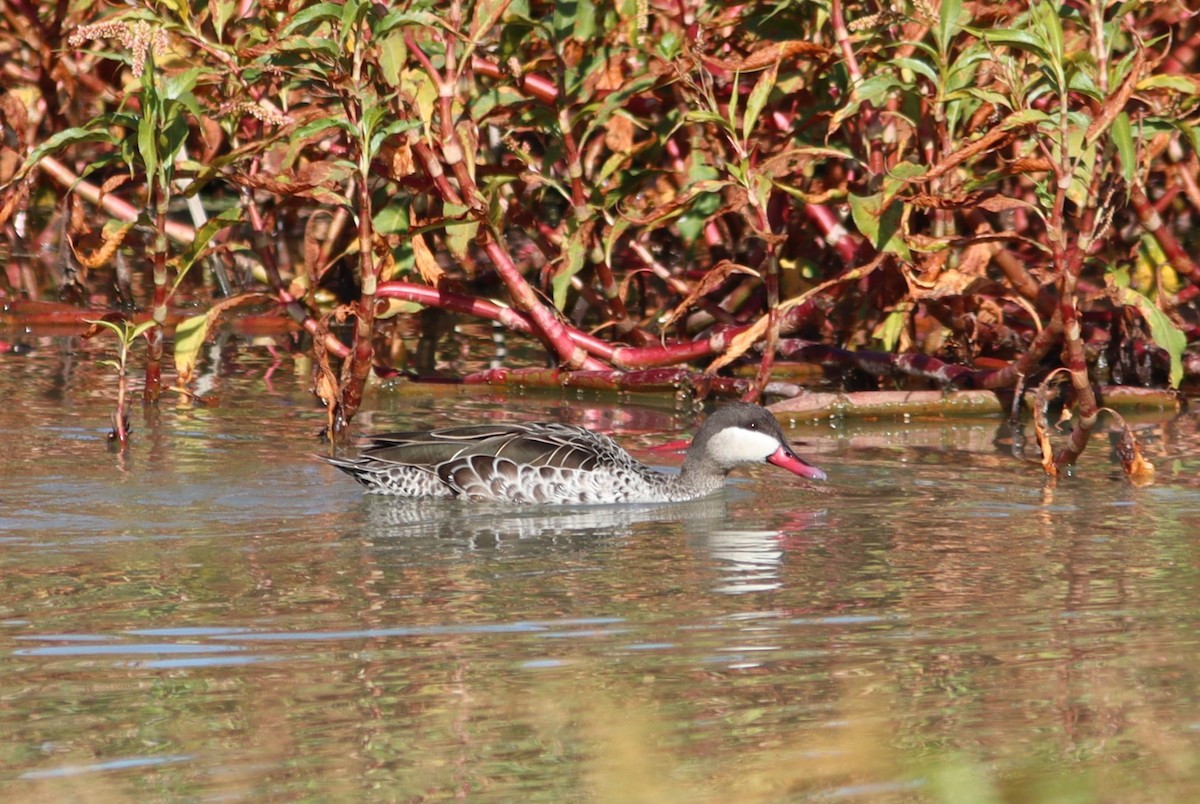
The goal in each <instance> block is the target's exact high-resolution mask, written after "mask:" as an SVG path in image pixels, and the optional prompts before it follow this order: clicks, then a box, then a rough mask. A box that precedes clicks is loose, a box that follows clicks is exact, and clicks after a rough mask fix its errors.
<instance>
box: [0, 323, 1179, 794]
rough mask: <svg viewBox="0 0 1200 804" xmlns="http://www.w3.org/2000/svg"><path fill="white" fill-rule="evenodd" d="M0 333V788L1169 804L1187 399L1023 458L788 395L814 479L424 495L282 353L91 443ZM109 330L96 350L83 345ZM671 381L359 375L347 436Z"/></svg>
mask: <svg viewBox="0 0 1200 804" xmlns="http://www.w3.org/2000/svg"><path fill="white" fill-rule="evenodd" d="M29 343H31V344H32V345H33V346H34V349H33V351H32V352H29V353H22V354H15V353H11V352H10V353H6V354H2V355H0V393H2V394H3V396H4V399H5V404H4V405H3V407H2V408H0V437H2V438H3V439H4V442H5V444H6V448H5V453H4V454H5V459H4V462H3V464H2V465H0V466H2V468H0V476H2V478H3V483H2V484H0V498H2V500H3V506H2V508H0V560H2V562H3V565H2V569H0V572H2V573H3V584H2V585H0V590H2V591H0V629H2V631H0V691H2V693H0V694H2V701H3V703H2V704H0V724H2V728H3V734H4V735H5V739H4V741H3V747H2V748H0V782H2V786H3V789H4V790H5V791H6V793H7V794H8V797H9V798H10V799H13V800H17V799H19V800H85V799H86V800H88V801H106V800H128V799H131V798H139V799H141V798H155V799H163V798H169V799H202V800H210V799H220V800H233V801H242V800H247V801H249V800H254V801H257V800H262V799H264V798H268V799H275V800H278V799H293V798H301V799H317V800H341V799H370V800H418V799H419V800H426V799H435V800H436V799H444V798H467V799H471V800H496V801H506V800H507V801H511V800H535V801H536V800H540V801H561V800H578V799H588V800H603V801H638V800H641V801H675V800H678V801H689V802H690V801H730V800H739V801H779V800H797V799H801V800H805V799H815V800H825V799H834V800H871V801H890V800H896V801H901V800H902V801H910V800H921V801H954V802H961V801H994V800H1029V801H1047V800H1073V801H1077V800H1089V801H1092V800H1099V801H1137V800H1142V801H1161V800H1187V799H1194V798H1195V797H1196V796H1197V795H1200V662H1197V660H1196V657H1197V655H1198V653H1200V548H1198V544H1200V538H1198V535H1200V484H1198V482H1197V469H1198V468H1200V435H1198V433H1197V417H1196V416H1195V415H1193V414H1187V413H1185V414H1183V415H1181V416H1179V417H1177V418H1174V419H1170V420H1158V421H1146V422H1144V423H1142V424H1139V425H1138V428H1139V437H1140V438H1141V439H1142V441H1143V444H1144V445H1145V447H1146V450H1147V456H1148V457H1149V459H1150V460H1151V461H1153V462H1154V463H1155V464H1156V466H1157V468H1158V473H1157V480H1156V482H1155V483H1154V484H1152V485H1149V486H1145V487H1140V488H1139V487H1135V486H1133V485H1131V484H1130V483H1128V482H1127V481H1126V480H1124V478H1123V477H1122V475H1121V472H1120V469H1119V467H1118V466H1117V464H1116V462H1115V458H1114V457H1113V456H1112V454H1111V450H1110V449H1109V447H1108V445H1107V444H1106V443H1105V442H1104V439H1103V437H1101V438H1099V439H1098V440H1097V441H1095V442H1094V443H1093V444H1092V446H1091V447H1090V448H1089V449H1088V451H1087V452H1086V454H1085V456H1084V459H1083V461H1082V462H1081V464H1080V466H1079V467H1078V468H1077V471H1076V473H1075V476H1074V477H1071V478H1064V479H1061V480H1060V481H1059V482H1057V483H1056V484H1051V483H1048V482H1047V481H1046V480H1045V478H1044V477H1043V475H1042V473H1041V470H1040V468H1039V467H1038V466H1037V464H1036V462H1033V461H1032V460H1027V461H1020V460H1018V459H1016V458H1014V457H1013V456H1012V454H1011V449H1010V448H1009V446H1008V437H1007V435H1006V434H1005V433H1004V431H1003V428H1002V426H1001V424H1000V422H998V421H994V420H986V419H976V420H970V421H966V420H964V421H942V420H931V421H924V422H907V423H904V422H900V423H893V422H886V423H878V422H877V423H870V424H858V423H854V422H841V423H836V424H831V423H830V422H828V421H826V422H822V423H807V424H804V425H802V426H799V427H795V428H793V429H792V430H791V431H790V432H791V434H792V435H793V437H794V438H796V439H797V440H798V441H799V442H800V445H799V446H798V447H797V451H798V453H799V454H801V456H802V457H805V458H810V459H812V461H813V462H814V463H816V464H817V465H818V466H821V467H822V468H823V469H825V470H826V471H827V472H828V473H829V478H830V479H829V481H828V482H827V483H824V484H810V483H806V482H804V481H801V480H799V479H798V478H795V477H794V476H792V475H790V474H787V473H786V472H783V471H781V470H779V469H776V468H774V467H770V466H764V467H763V468H762V470H761V471H759V470H754V471H748V472H741V473H739V474H738V476H737V477H736V479H735V480H734V482H732V483H731V484H730V487H729V488H728V489H727V491H726V492H725V493H723V494H722V495H719V496H717V497H714V498H710V499H707V500H703V501H700V502H696V503H689V504H683V505H675V506H610V507H598V508H591V509H589V508H584V507H549V508H546V507H542V508H520V509H514V508H505V507H501V506H484V505H480V506H470V505H461V504H458V503H454V502H437V503H432V504H426V505H422V506H413V505H403V504H397V503H395V502H394V501H392V502H390V501H388V500H386V499H383V498H373V497H364V496H363V495H361V494H360V493H359V489H358V487H357V486H356V485H355V484H354V483H353V482H351V481H350V480H349V479H348V478H346V477H345V476H344V475H342V474H340V473H339V472H337V471H336V470H335V469H333V468H332V467H329V466H327V465H324V464H322V463H321V462H319V461H317V460H316V459H315V458H314V454H316V453H321V452H322V451H323V450H325V449H326V448H325V447H324V446H323V445H322V444H321V443H320V441H319V440H318V438H317V433H318V431H319V430H320V428H321V427H322V426H323V424H324V412H323V411H322V410H321V409H320V408H319V407H318V406H317V405H316V403H315V402H314V400H313V398H312V396H311V395H310V394H309V392H308V388H309V367H308V366H307V364H306V363H304V362H303V360H301V359H299V358H293V357H291V356H288V355H285V354H279V353H277V352H275V350H274V349H267V348H265V347H253V346H251V347H245V346H243V347H239V348H238V349H236V350H235V349H224V350H222V349H220V348H219V347H214V348H213V350H212V354H211V359H210V360H209V361H208V365H207V367H206V369H205V375H204V376H203V377H202V378H201V385H202V386H203V388H202V390H203V391H204V392H205V393H208V394H213V395H215V396H216V397H218V400H217V403H216V404H214V405H210V406H199V405H194V404H189V403H186V402H179V401H178V400H176V399H174V398H172V397H165V398H164V400H163V402H162V404H161V405H160V406H159V408H158V409H157V410H154V411H151V412H150V413H149V414H147V415H143V414H142V412H141V409H140V407H136V408H135V415H134V417H133V419H134V421H133V425H134V429H133V435H132V441H131V445H130V448H129V450H128V452H127V453H126V454H125V455H123V456H122V455H118V454H116V453H114V452H111V451H110V450H109V449H108V447H107V444H106V434H107V431H108V429H109V427H110V414H111V410H112V399H113V381H112V369H111V368H109V367H106V366H101V365H99V364H98V359H99V358H100V357H101V356H102V355H101V354H100V347H99V346H96V345H94V344H80V343H79V342H77V341H71V340H66V339H58V340H52V339H33V340H31V341H29ZM109 345H111V344H109ZM496 418H503V419H509V420H533V419H543V418H544V419H551V420H562V421H571V422H575V423H579V424H585V425H587V426H590V427H592V428H594V429H598V430H602V431H605V432H610V433H613V434H614V435H615V436H616V437H617V438H618V440H620V441H621V442H622V443H623V444H625V445H626V446H627V447H629V448H630V449H631V451H633V452H634V453H635V454H636V455H637V456H638V457H640V458H642V459H644V460H647V461H648V462H651V463H657V464H660V465H669V464H678V462H679V460H680V459H679V456H677V455H675V454H672V453H661V452H655V451H652V450H651V449H650V447H652V446H653V445H655V444H659V443H662V442H665V441H671V440H675V439H678V438H681V437H685V436H686V435H687V434H688V433H690V432H692V431H694V428H695V426H696V424H697V423H698V422H699V421H700V420H701V416H700V415H698V414H697V413H696V411H695V410H693V408H692V407H691V405H683V404H678V403H676V402H675V400H663V399H651V398H633V397H625V398H622V399H620V400H616V399H614V398H601V397H596V396H580V395H577V394H576V393H575V392H571V393H569V394H567V395H546V394H532V393H530V394H522V393H520V392H518V391H505V390H500V389H479V388H471V389H466V388H460V387H455V386H435V385H419V386H414V385H395V386H384V387H381V388H378V389H376V390H375V391H373V393H372V395H371V396H370V397H369V398H368V402H367V408H366V409H365V410H364V412H363V413H362V414H361V415H360V417H359V418H358V419H357V420H356V422H355V426H356V429H357V430H358V431H359V432H370V431H383V430H395V429H405V428H420V427H433V426H445V425H448V424H452V423H460V422H464V421H472V420H481V421H485V420H489V419H496Z"/></svg>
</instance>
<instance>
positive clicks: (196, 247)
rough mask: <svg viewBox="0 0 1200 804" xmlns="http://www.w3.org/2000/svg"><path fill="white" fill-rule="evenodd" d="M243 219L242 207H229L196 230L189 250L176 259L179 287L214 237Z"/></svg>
mask: <svg viewBox="0 0 1200 804" xmlns="http://www.w3.org/2000/svg"><path fill="white" fill-rule="evenodd" d="M241 219H242V210H241V207H229V208H228V209H225V210H222V211H221V214H219V215H217V216H216V217H213V218H209V219H208V220H207V221H205V222H204V225H203V226H201V227H200V228H199V229H197V230H196V237H195V238H194V239H193V240H192V242H191V243H189V244H188V247H187V250H185V251H184V252H183V253H182V254H180V255H179V257H178V258H177V259H176V268H175V273H176V279H175V285H176V286H178V285H179V282H180V281H181V280H182V279H183V277H184V275H185V274H187V272H188V270H189V269H190V268H191V267H192V266H193V265H195V264H196V260H197V259H199V258H200V255H201V254H203V253H204V249H205V248H206V247H207V246H208V244H209V243H210V242H211V241H212V239H213V237H215V236H216V234H217V232H219V231H221V230H222V229H224V228H225V227H227V226H229V225H231V224H234V223H237V222H238V221H240V220H241Z"/></svg>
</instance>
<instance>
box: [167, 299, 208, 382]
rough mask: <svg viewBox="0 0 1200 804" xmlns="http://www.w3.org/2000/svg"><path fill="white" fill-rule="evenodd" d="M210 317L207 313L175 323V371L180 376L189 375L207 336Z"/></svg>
mask: <svg viewBox="0 0 1200 804" xmlns="http://www.w3.org/2000/svg"><path fill="white" fill-rule="evenodd" d="M211 324H212V319H211V318H210V316H209V314H208V313H202V314H201V315H194V316H192V317H191V318H185V319H183V320H182V321H180V322H179V323H178V324H176V325H175V371H177V372H178V373H179V376H180V377H191V376H192V372H193V371H194V369H195V367H196V359H197V358H198V357H199V356H200V347H202V346H204V341H205V339H206V338H208V328H209V326H210V325H211Z"/></svg>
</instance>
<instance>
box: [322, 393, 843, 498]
mask: <svg viewBox="0 0 1200 804" xmlns="http://www.w3.org/2000/svg"><path fill="white" fill-rule="evenodd" d="M726 411H728V412H726ZM739 430H741V431H742V432H744V436H745V437H744V438H740V439H739V438H737V435H738V431H739ZM718 434H719V437H717V438H715V439H714V436H718ZM768 436H769V437H768ZM747 443H749V444H751V450H750V451H751V453H753V454H752V455H750V456H749V457H748V456H747V455H743V454H741V453H743V452H745V451H746V447H745V445H746V444H747ZM756 444H757V446H754V445H756ZM713 445H715V446H716V447H717V448H718V450H719V451H720V452H727V453H731V454H732V453H737V455H736V457H733V458H731V459H729V460H723V456H722V455H721V454H716V455H712V454H709V453H710V452H711V451H712V450H711V449H710V447H712V446H713ZM777 448H782V449H784V450H787V447H786V439H785V437H784V435H783V432H782V430H780V428H779V425H778V423H777V422H776V421H775V419H774V418H773V417H772V416H771V414H770V413H768V412H767V411H766V410H765V409H763V408H760V407H758V406H757V405H733V406H729V407H727V408H722V409H721V410H719V411H718V412H717V413H714V414H713V416H711V417H709V420H708V421H707V422H705V424H704V426H703V427H701V429H700V432H698V433H697V435H696V439H695V441H694V442H693V446H692V447H691V448H689V450H688V455H687V458H686V459H685V461H684V466H683V470H682V472H681V473H680V474H678V475H671V474H665V473H662V472H657V471H655V470H653V469H651V468H650V467H648V466H646V465H644V464H642V463H641V462H639V461H637V460H635V459H634V458H633V457H632V456H630V455H629V453H627V452H626V451H625V450H623V449H622V448H621V447H620V446H619V445H617V443H616V442H614V441H613V440H612V439H611V438H609V437H608V436H605V435H601V434H599V433H593V432H592V431H590V430H586V429H584V428H582V427H576V426H573V425H567V424H554V423H538V424H488V425H475V426H468V427H449V428H445V429H441V430H433V431H430V432H425V433H395V434H389V435H379V436H374V437H372V438H371V439H370V440H369V443H368V446H367V447H366V448H365V449H364V450H363V451H362V452H361V453H360V454H359V455H358V456H357V457H353V458H325V460H326V461H328V462H329V463H331V464H333V465H334V466H336V467H337V468H339V469H341V470H342V471H344V472H346V473H347V474H349V475H350V476H352V477H353V478H354V479H355V480H357V481H358V482H359V483H361V484H362V485H363V486H364V487H365V488H366V489H367V491H368V492H371V493H375V494H388V495H393V496H397V497H409V498H434V497H460V498H463V499H466V500H471V501H497V502H511V503H560V504H561V503H635V502H681V501H685V500H691V499H695V498H697V497H701V496H704V495H707V494H711V493H713V492H715V491H717V490H718V489H720V488H721V487H722V486H723V485H724V480H725V476H726V475H727V474H728V473H729V470H730V469H731V468H733V467H734V466H738V465H744V464H749V463H759V462H761V461H763V460H767V459H769V457H770V455H771V453H772V452H773V451H775V450H776V449H777ZM755 449H757V452H755V451H754V450H755ZM763 453H766V454H763ZM787 454H788V455H791V452H790V450H787ZM791 457H792V458H793V459H795V456H794V455H791ZM795 460H797V461H798V460H799V459H795ZM730 461H732V462H730ZM793 471H795V470H794V469H793ZM813 471H814V472H816V475H820V474H821V473H820V472H819V470H813ZM816 475H813V476H816Z"/></svg>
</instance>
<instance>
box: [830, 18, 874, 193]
mask: <svg viewBox="0 0 1200 804" xmlns="http://www.w3.org/2000/svg"><path fill="white" fill-rule="evenodd" d="M829 18H830V22H832V23H833V35H834V38H836V39H837V43H838V47H839V48H840V49H841V51H842V62H843V63H844V64H845V65H846V71H847V72H848V73H849V74H850V87H851V89H850V91H851V93H857V91H858V85H859V84H861V83H862V81H863V74H862V69H861V68H860V67H859V66H858V56H856V55H855V53H854V46H853V45H852V44H851V42H850V30H849V28H848V27H847V26H846V15H845V13H844V12H843V9H842V0H832V2H831V3H830V7H829ZM877 117H878V112H876V111H875V109H874V107H872V106H871V104H869V103H863V104H862V106H861V107H860V109H859V113H858V114H857V115H856V118H857V119H856V120H855V121H854V122H853V124H850V123H847V125H853V128H854V130H855V133H857V134H858V135H859V136H860V137H862V140H863V147H864V148H865V149H866V152H867V165H868V167H869V168H870V170H871V173H872V175H875V176H881V175H883V172H884V164H883V152H882V151H881V150H880V149H879V148H876V147H875V144H874V143H873V142H872V141H871V139H870V136H869V133H870V132H871V131H872V130H873V129H874V127H875V121H876V119H877Z"/></svg>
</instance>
